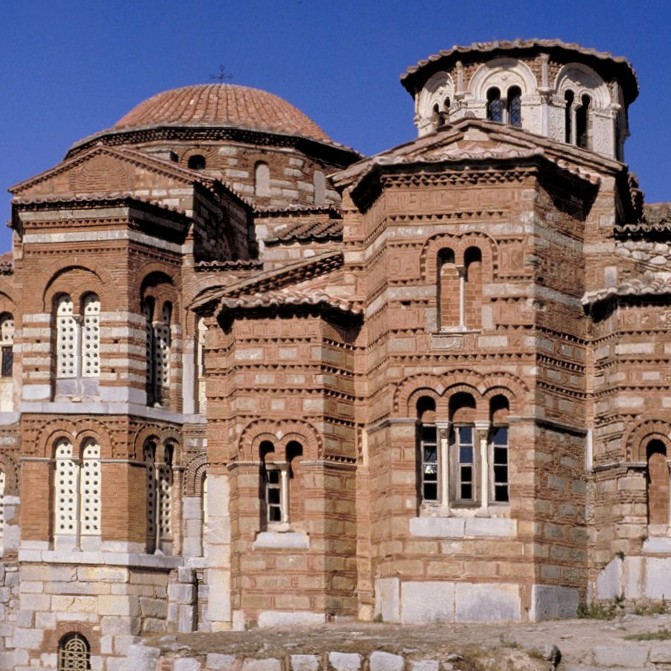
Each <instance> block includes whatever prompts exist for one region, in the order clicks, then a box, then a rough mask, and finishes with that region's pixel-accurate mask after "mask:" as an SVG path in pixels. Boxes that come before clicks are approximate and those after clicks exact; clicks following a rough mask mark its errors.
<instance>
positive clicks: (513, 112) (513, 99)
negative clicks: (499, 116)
mask: <svg viewBox="0 0 671 671" xmlns="http://www.w3.org/2000/svg"><path fill="white" fill-rule="evenodd" d="M506 113H507V114H506V116H507V117H508V123H509V124H510V125H511V126H516V127H517V128H521V127H522V91H521V90H520V87H519V86H511V87H510V88H509V89H508V99H507V101H506Z"/></svg>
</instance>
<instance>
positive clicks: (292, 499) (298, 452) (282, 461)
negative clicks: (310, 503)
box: [259, 440, 303, 529]
mask: <svg viewBox="0 0 671 671" xmlns="http://www.w3.org/2000/svg"><path fill="white" fill-rule="evenodd" d="M259 451H260V455H259V456H260V458H261V481H262V485H263V487H262V489H263V500H262V507H263V522H264V524H265V526H266V527H267V528H268V529H273V528H278V527H284V528H287V527H288V526H289V525H290V524H295V523H296V522H297V521H299V520H300V518H301V507H302V506H301V498H300V496H299V491H300V490H301V489H302V487H301V484H300V483H301V479H302V473H301V463H300V462H301V458H302V456H303V446H302V445H301V444H300V443H299V442H297V441H295V440H293V441H291V442H289V443H288V444H287V446H286V448H285V450H284V454H283V455H282V454H279V453H277V452H276V451H275V445H274V444H273V443H272V442H270V441H268V440H266V441H263V442H262V443H261V445H260V446H259Z"/></svg>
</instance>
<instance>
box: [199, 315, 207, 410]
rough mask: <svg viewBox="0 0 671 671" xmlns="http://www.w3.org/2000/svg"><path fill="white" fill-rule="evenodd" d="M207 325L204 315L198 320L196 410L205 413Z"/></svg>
mask: <svg viewBox="0 0 671 671" xmlns="http://www.w3.org/2000/svg"><path fill="white" fill-rule="evenodd" d="M206 334H207V326H205V321H204V320H203V319H202V317H198V319H197V322H196V412H198V413H199V414H201V415H203V414H205V410H206V409H207V394H206V392H205V336H206Z"/></svg>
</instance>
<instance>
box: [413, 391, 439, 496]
mask: <svg viewBox="0 0 671 671" xmlns="http://www.w3.org/2000/svg"><path fill="white" fill-rule="evenodd" d="M417 421H418V436H419V468H420V496H421V500H422V501H429V502H435V501H438V500H439V484H440V470H441V468H440V467H441V466H442V465H443V464H442V463H441V462H442V460H441V459H440V458H439V454H438V430H437V428H436V402H435V400H434V399H433V398H431V397H430V396H422V397H421V398H420V399H419V400H418V401H417Z"/></svg>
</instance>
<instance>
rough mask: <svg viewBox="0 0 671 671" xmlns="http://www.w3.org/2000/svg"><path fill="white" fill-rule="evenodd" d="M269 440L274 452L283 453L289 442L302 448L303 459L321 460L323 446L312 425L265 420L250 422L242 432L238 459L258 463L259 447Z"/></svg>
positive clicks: (297, 421) (298, 421) (300, 422)
mask: <svg viewBox="0 0 671 671" xmlns="http://www.w3.org/2000/svg"><path fill="white" fill-rule="evenodd" d="M265 440H269V441H270V442H272V443H273V445H275V449H276V450H281V451H284V450H285V449H286V446H287V445H288V444H289V443H290V442H291V441H294V440H295V441H298V442H299V443H301V445H302V446H303V457H304V458H305V459H322V458H323V457H324V444H323V441H322V438H321V435H320V434H319V432H318V431H317V430H316V429H315V427H314V426H312V424H310V423H308V422H305V421H303V420H278V421H273V420H267V419H256V420H253V421H251V422H250V423H249V424H247V426H246V427H245V428H244V429H243V430H242V433H241V434H240V440H239V442H238V458H240V459H241V460H243V461H258V459H259V446H260V444H261V443H262V442H263V441H265Z"/></svg>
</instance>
